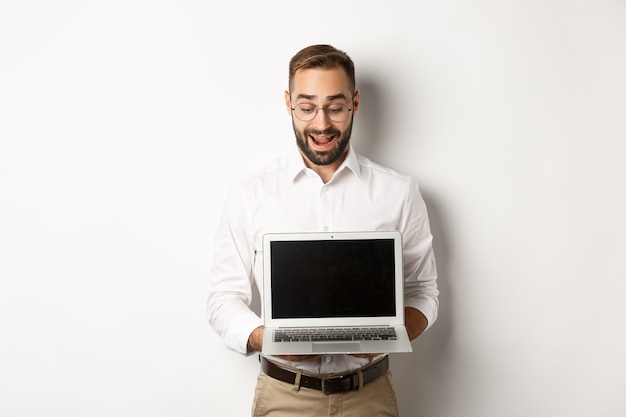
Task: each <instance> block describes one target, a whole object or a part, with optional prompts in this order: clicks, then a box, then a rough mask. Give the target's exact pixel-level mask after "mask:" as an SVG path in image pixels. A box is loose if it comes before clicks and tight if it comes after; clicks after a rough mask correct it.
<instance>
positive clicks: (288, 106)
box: [285, 90, 292, 115]
mask: <svg viewBox="0 0 626 417" xmlns="http://www.w3.org/2000/svg"><path fill="white" fill-rule="evenodd" d="M285 107H286V109H287V113H289V114H290V115H291V107H292V106H291V97H290V95H289V91H286V90H285Z"/></svg>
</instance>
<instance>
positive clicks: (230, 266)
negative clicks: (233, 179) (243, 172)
mask: <svg viewBox="0 0 626 417" xmlns="http://www.w3.org/2000/svg"><path fill="white" fill-rule="evenodd" d="M246 209H247V205H246V204H245V198H244V197H243V194H242V192H241V189H240V188H239V187H237V186H234V187H233V188H232V190H231V192H230V195H229V196H228V198H227V200H226V204H225V206H224V209H223V213H222V216H221V219H220V222H219V224H218V229H217V232H216V238H215V248H214V257H213V265H212V267H211V269H210V272H209V275H210V284H209V295H208V299H207V305H206V315H207V319H208V321H209V324H210V325H211V326H212V327H213V329H214V331H215V332H216V333H217V334H218V335H219V336H220V337H221V338H222V339H223V340H224V343H225V344H226V347H228V348H229V349H231V350H233V351H235V352H238V353H241V354H248V352H247V342H248V337H249V336H250V334H251V333H252V331H253V330H254V329H256V328H257V327H259V326H261V325H262V324H263V322H262V320H261V318H260V317H259V316H258V315H257V314H256V313H254V312H253V311H252V310H251V309H250V304H251V302H252V285H253V283H254V278H253V273H252V269H253V265H254V245H253V242H252V239H251V235H250V232H249V227H248V222H249V221H248V218H249V217H248V216H247V214H246Z"/></svg>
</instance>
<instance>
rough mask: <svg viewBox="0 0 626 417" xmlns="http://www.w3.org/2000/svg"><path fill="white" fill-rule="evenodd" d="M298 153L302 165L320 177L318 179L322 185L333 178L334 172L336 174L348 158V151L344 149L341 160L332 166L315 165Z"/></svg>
mask: <svg viewBox="0 0 626 417" xmlns="http://www.w3.org/2000/svg"><path fill="white" fill-rule="evenodd" d="M300 153H301V155H302V158H303V159H304V164H305V165H306V166H307V167H308V168H310V169H312V170H313V171H315V173H316V174H317V175H319V176H320V178H321V179H322V182H323V183H324V184H326V183H328V181H330V180H331V179H332V178H333V175H335V172H337V170H338V169H339V167H340V166H341V164H343V161H345V160H346V157H347V156H348V150H347V149H346V151H345V152H344V154H343V155H342V156H341V158H339V159H337V160H336V161H335V162H333V163H332V164H329V165H316V164H314V163H313V162H311V161H310V160H309V159H308V158H307V157H306V156H304V154H302V152H300Z"/></svg>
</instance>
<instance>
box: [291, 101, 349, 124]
mask: <svg viewBox="0 0 626 417" xmlns="http://www.w3.org/2000/svg"><path fill="white" fill-rule="evenodd" d="M301 105H310V106H313V104H311V103H298V104H296V105H295V106H293V107H291V112H292V114H293V115H294V116H295V117H296V119H298V120H300V121H301V122H310V121H312V120H315V118H316V117H317V113H318V112H319V111H320V110H322V111H324V114H325V115H326V117H328V119H329V120H332V121H333V122H335V123H343V122H345V121H346V120H348V116H350V112H351V111H352V110H354V105H353V106H352V107H348V106H347V105H345V104H343V103H333V104H331V105H330V106H343V107H345V108H346V109H348V115H347V116H346V118H345V119H343V120H341V121H337V120H333V118H332V117H331V116H330V114H329V113H328V108H329V107H330V106H325V107H317V106H315V107H313V108H314V109H315V114H313V117H311V118H310V119H309V120H302V119H301V118H299V117H298V115H297V114H296V107H298V106H301Z"/></svg>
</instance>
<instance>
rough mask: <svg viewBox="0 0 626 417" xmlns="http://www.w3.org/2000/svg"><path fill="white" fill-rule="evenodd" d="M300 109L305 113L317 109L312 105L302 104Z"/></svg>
mask: <svg viewBox="0 0 626 417" xmlns="http://www.w3.org/2000/svg"><path fill="white" fill-rule="evenodd" d="M300 111H301V112H302V113H304V114H309V113H313V112H314V111H315V107H310V106H306V107H305V106H300Z"/></svg>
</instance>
